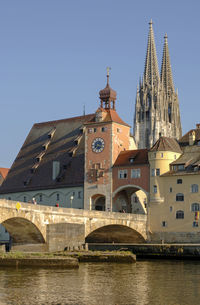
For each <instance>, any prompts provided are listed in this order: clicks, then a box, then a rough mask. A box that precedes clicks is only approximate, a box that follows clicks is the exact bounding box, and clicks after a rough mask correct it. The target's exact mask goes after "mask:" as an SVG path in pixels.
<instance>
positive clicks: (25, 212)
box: [0, 199, 147, 251]
mask: <svg viewBox="0 0 200 305" xmlns="http://www.w3.org/2000/svg"><path fill="white" fill-rule="evenodd" d="M0 223H1V224H2V225H3V226H4V227H5V228H6V230H7V231H8V232H9V234H10V236H11V238H12V242H13V246H14V247H15V248H17V249H20V247H21V248H23V249H24V248H26V250H27V251H28V250H30V251H32V250H33V247H34V246H37V247H40V248H41V249H40V251H57V250H63V249H64V248H66V247H77V246H80V245H82V244H84V243H85V242H89V243H91V242H118V243H142V242H144V241H145V240H146V239H147V215H141V214H125V213H113V212H102V211H93V210H92V211H90V210H81V209H70V208H58V207H52V206H43V205H34V204H28V203H23V202H16V201H11V200H4V199H0Z"/></svg>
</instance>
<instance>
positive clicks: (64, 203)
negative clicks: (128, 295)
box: [0, 187, 84, 209]
mask: <svg viewBox="0 0 200 305" xmlns="http://www.w3.org/2000/svg"><path fill="white" fill-rule="evenodd" d="M41 195H42V201H41ZM58 195H59V200H57V196H58ZM71 196H73V197H74V199H73V200H72V208H75V209H83V208H84V204H83V199H84V192H83V187H71V188H57V189H49V190H37V191H29V192H18V193H10V194H1V195H0V199H8V200H14V201H21V202H32V198H35V199H36V201H37V203H38V204H41V205H50V206H55V205H56V203H58V204H59V206H60V207H65V208H71V200H70V197H71ZM24 197H25V198H24ZM25 199H26V200H25Z"/></svg>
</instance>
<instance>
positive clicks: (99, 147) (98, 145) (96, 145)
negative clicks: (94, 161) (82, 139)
mask: <svg viewBox="0 0 200 305" xmlns="http://www.w3.org/2000/svg"><path fill="white" fill-rule="evenodd" d="M104 146H105V143H104V140H103V139H102V138H96V139H94V141H93V142H92V150H93V151H94V152H96V153H100V152H102V151H103V150H104Z"/></svg>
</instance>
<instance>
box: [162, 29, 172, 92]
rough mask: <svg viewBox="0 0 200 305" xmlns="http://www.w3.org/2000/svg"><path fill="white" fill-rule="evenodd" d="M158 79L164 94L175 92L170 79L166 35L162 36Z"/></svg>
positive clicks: (170, 70) (170, 72) (170, 71)
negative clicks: (161, 53) (161, 54)
mask: <svg viewBox="0 0 200 305" xmlns="http://www.w3.org/2000/svg"><path fill="white" fill-rule="evenodd" d="M160 78H161V82H162V85H163V88H164V90H165V92H166V93H169V92H174V91H175V90H174V84H173V77H172V69H171V64H170V56H169V48H168V37H167V34H165V36H164V48H163V58H162V66H161V74H160Z"/></svg>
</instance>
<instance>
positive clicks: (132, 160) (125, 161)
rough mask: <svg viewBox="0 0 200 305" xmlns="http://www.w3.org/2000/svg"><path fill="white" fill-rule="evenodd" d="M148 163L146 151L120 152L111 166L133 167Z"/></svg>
mask: <svg viewBox="0 0 200 305" xmlns="http://www.w3.org/2000/svg"><path fill="white" fill-rule="evenodd" d="M148 163H149V162H148V150H147V149H137V150H125V151H122V152H120V154H119V156H118V157H117V160H116V161H115V163H114V165H113V166H114V167H115V166H134V165H141V164H148Z"/></svg>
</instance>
